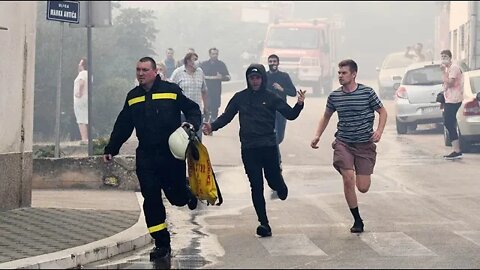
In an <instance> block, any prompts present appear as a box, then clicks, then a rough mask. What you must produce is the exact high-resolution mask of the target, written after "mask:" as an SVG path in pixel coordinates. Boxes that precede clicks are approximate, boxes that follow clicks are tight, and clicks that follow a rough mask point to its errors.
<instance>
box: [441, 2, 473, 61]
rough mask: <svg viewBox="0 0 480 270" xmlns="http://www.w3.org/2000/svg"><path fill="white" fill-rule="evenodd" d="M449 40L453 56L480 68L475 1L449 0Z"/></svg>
mask: <svg viewBox="0 0 480 270" xmlns="http://www.w3.org/2000/svg"><path fill="white" fill-rule="evenodd" d="M449 6H450V8H449V29H448V30H449V40H450V48H449V49H450V50H451V51H452V54H453V58H454V59H457V60H463V61H464V62H465V63H466V64H467V65H468V66H469V67H470V68H472V69H478V68H480V51H479V50H480V44H479V42H478V38H479V37H480V33H478V31H479V27H478V25H479V22H478V15H477V14H479V11H480V10H479V7H480V5H478V3H477V2H476V1H450V4H449Z"/></svg>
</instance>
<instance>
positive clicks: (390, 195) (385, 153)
mask: <svg viewBox="0 0 480 270" xmlns="http://www.w3.org/2000/svg"><path fill="white" fill-rule="evenodd" d="M365 83H367V84H369V83H370V85H373V86H374V87H375V85H374V84H373V82H372V81H365ZM231 95H232V93H225V94H224V95H223V98H222V102H223V103H222V104H223V105H226V103H227V102H228V100H229V98H230V97H231ZM325 102H326V100H325V98H313V97H307V100H306V105H305V109H304V111H303V112H302V114H301V115H300V117H299V118H298V119H297V120H295V121H291V122H288V123H287V130H286V136H285V140H284V142H283V143H282V145H281V151H282V156H283V164H284V165H283V168H284V177H285V179H286V182H287V184H288V186H289V198H288V199H287V200H286V201H280V200H275V199H271V198H270V190H269V188H268V186H267V187H266V189H265V196H266V201H267V211H268V215H269V219H270V223H271V226H272V230H273V236H272V237H270V238H258V237H257V236H256V235H255V229H256V226H257V225H258V224H257V219H256V215H255V212H254V209H253V206H252V203H251V198H250V190H249V186H248V180H247V178H246V176H245V174H244V171H243V167H242V164H241V159H240V144H239V141H238V118H235V119H234V120H233V121H232V122H231V123H230V125H228V126H226V127H225V128H223V129H222V130H220V131H218V132H215V133H214V135H213V136H204V144H205V145H206V146H207V148H208V150H209V153H210V157H211V160H212V163H213V164H214V169H215V170H216V171H217V172H218V178H219V179H218V180H219V184H220V187H221V190H222V193H223V196H224V199H225V202H224V204H223V205H222V206H206V205H204V204H200V205H199V207H198V208H197V209H196V210H194V211H190V210H188V208H186V207H184V208H177V207H171V206H169V207H168V209H167V217H168V222H169V223H170V224H171V226H170V228H171V231H172V249H173V254H172V259H171V261H170V264H168V265H166V264H156V265H155V264H153V263H150V262H149V261H148V249H149V248H151V247H147V248H145V249H142V250H138V251H135V252H132V253H129V254H124V255H122V256H119V257H117V258H112V259H111V260H109V261H103V262H97V263H95V264H91V265H87V266H85V268H108V269H112V268H114V269H117V268H123V269H126V268H143V269H152V268H175V269H178V268H275V269H280V268H281V269H286V268H302V269H304V268H389V269H390V268H479V267H480V257H479V256H478V254H480V207H479V203H478V202H479V198H480V189H479V188H478V181H479V179H480V177H479V174H478V164H479V163H480V149H477V151H476V152H475V153H469V154H464V158H463V159H462V160H458V161H446V160H443V158H442V156H443V155H444V154H446V153H449V152H450V149H449V148H448V147H445V146H443V137H442V136H443V135H442V133H441V131H440V130H437V129H434V127H431V126H419V128H418V129H417V130H416V131H414V132H410V133H409V134H406V135H397V134H396V131H395V121H394V120H395V119H394V110H393V102H392V101H391V100H385V101H384V104H385V107H386V108H387V111H388V112H389V118H388V122H387V127H386V129H385V132H384V134H383V136H382V140H381V141H380V142H379V143H378V147H377V151H378V159H377V165H376V168H375V172H374V174H373V175H372V186H371V189H370V191H369V192H368V193H366V194H359V193H357V196H358V199H359V208H360V213H361V214H362V218H363V219H364V222H365V232H364V233H362V234H352V233H350V232H349V228H350V227H351V225H352V223H353V219H352V216H351V214H350V211H349V209H348V207H347V204H346V202H345V199H344V195H343V185H342V181H341V177H340V175H339V174H338V173H337V172H336V171H335V170H334V169H333V167H332V166H331V160H332V148H331V142H332V141H333V138H334V137H333V134H334V132H335V128H336V118H335V117H332V119H331V122H330V124H329V127H328V128H327V130H326V132H325V134H324V136H322V138H321V140H320V144H319V146H320V148H319V149H316V150H314V149H311V148H310V146H309V144H310V140H311V139H312V137H313V134H314V131H315V128H316V126H317V123H318V120H319V117H320V116H321V114H323V111H324V108H325ZM289 103H290V104H292V105H293V104H294V103H295V99H294V98H290V99H289Z"/></svg>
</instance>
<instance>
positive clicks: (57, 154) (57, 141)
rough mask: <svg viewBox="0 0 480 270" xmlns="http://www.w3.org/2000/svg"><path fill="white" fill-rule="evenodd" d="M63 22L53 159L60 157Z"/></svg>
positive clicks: (61, 27) (62, 23) (62, 24)
mask: <svg viewBox="0 0 480 270" xmlns="http://www.w3.org/2000/svg"><path fill="white" fill-rule="evenodd" d="M64 24H65V23H64V22H61V23H60V57H59V58H60V59H59V62H60V63H59V64H58V77H57V100H56V101H57V102H56V112H55V157H56V158H59V157H60V117H61V108H60V105H61V102H60V101H61V96H62V94H61V92H62V62H63V27H64Z"/></svg>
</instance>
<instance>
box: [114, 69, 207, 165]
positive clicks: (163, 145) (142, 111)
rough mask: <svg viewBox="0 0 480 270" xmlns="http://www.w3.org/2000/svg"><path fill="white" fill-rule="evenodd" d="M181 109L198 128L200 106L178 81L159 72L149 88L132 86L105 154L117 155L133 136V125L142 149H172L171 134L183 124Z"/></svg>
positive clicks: (188, 120)
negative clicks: (168, 78)
mask: <svg viewBox="0 0 480 270" xmlns="http://www.w3.org/2000/svg"><path fill="white" fill-rule="evenodd" d="M180 111H182V112H183V113H184V114H185V116H186V119H187V120H186V121H187V122H189V123H191V124H192V125H193V126H194V127H195V129H196V130H198V129H199V127H200V124H201V111H200V107H199V106H198V104H197V103H195V102H194V101H192V100H190V99H189V98H187V97H186V96H185V95H184V94H183V91H182V89H181V88H180V87H179V86H178V85H177V84H174V83H170V82H166V81H162V80H161V79H160V76H158V75H157V78H156V79H155V82H154V83H153V86H152V89H151V90H150V91H148V92H147V91H145V90H144V89H143V88H142V87H141V86H137V87H135V88H133V89H132V90H130V92H128V94H127V98H126V100H125V104H124V106H123V109H122V111H121V112H120V114H119V115H118V117H117V120H116V121H115V125H114V127H113V131H112V134H111V135H110V141H109V143H108V145H107V146H106V147H105V154H111V155H113V156H114V155H117V154H118V152H119V150H120V147H121V146H122V144H123V143H124V142H125V141H126V140H127V139H128V138H129V137H130V135H132V132H133V128H135V132H136V135H137V137H138V142H139V147H140V148H144V149H152V148H156V149H160V150H164V151H170V150H169V147H168V137H170V134H172V132H174V131H175V130H176V129H177V128H178V127H179V126H180V125H181V119H180Z"/></svg>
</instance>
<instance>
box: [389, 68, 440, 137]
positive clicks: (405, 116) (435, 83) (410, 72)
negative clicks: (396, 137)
mask: <svg viewBox="0 0 480 270" xmlns="http://www.w3.org/2000/svg"><path fill="white" fill-rule="evenodd" d="M442 84H443V80H442V71H441V69H440V62H439V61H436V62H432V61H430V62H421V63H415V64H411V65H410V66H408V67H407V68H406V70H405V74H404V76H403V78H402V82H401V84H400V85H399V86H398V88H397V86H395V88H397V90H396V92H395V112H396V116H395V123H396V126H397V133H398V134H406V133H407V131H408V130H409V129H410V130H415V129H416V128H417V125H418V124H432V123H443V117H442V111H441V110H440V103H437V102H436V97H437V94H438V93H440V92H441V91H442Z"/></svg>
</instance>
